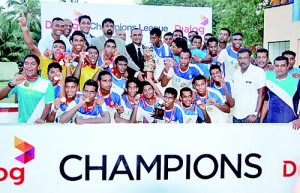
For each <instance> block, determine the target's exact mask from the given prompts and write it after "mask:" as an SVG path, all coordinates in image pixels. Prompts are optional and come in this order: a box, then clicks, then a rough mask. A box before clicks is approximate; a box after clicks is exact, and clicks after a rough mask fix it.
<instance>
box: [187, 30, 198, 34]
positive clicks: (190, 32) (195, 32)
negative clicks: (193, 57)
mask: <svg viewBox="0 0 300 193" xmlns="http://www.w3.org/2000/svg"><path fill="white" fill-rule="evenodd" d="M192 32H194V33H195V34H196V35H199V34H198V32H197V31H194V30H192V31H190V32H189V33H188V34H190V33H192Z"/></svg>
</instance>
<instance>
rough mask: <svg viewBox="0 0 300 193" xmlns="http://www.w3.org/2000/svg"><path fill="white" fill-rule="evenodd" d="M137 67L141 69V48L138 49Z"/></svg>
mask: <svg viewBox="0 0 300 193" xmlns="http://www.w3.org/2000/svg"><path fill="white" fill-rule="evenodd" d="M138 65H139V67H140V68H142V67H143V55H142V52H141V48H138ZM141 70H143V69H141Z"/></svg>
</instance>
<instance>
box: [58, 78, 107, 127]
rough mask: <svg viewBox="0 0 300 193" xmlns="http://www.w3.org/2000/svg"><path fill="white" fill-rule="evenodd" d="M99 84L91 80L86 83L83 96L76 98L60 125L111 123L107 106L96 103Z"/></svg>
mask: <svg viewBox="0 0 300 193" xmlns="http://www.w3.org/2000/svg"><path fill="white" fill-rule="evenodd" d="M97 90H98V84H97V82H96V81H94V80H92V79H90V80H88V81H86V82H85V84H84V87H83V95H82V96H80V97H78V98H75V100H73V101H72V102H71V103H70V104H69V105H68V107H67V109H66V111H65V112H64V113H63V114H62V115H61V117H60V120H59V121H60V123H66V122H69V121H70V122H75V123H77V124H84V123H110V115H109V113H108V111H107V109H106V104H105V103H104V102H103V103H102V104H101V105H98V104H96V103H95V98H96V96H97Z"/></svg>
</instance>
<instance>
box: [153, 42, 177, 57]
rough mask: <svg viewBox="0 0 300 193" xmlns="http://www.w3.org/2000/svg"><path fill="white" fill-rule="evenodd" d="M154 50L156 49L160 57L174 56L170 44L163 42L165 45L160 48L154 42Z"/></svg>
mask: <svg viewBox="0 0 300 193" xmlns="http://www.w3.org/2000/svg"><path fill="white" fill-rule="evenodd" d="M152 47H153V50H154V51H155V53H156V55H157V56H158V57H160V58H173V54H172V51H171V49H170V47H169V46H168V44H166V43H163V45H162V46H161V47H160V48H158V47H157V46H156V45H154V44H152Z"/></svg>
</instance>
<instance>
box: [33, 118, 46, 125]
mask: <svg viewBox="0 0 300 193" xmlns="http://www.w3.org/2000/svg"><path fill="white" fill-rule="evenodd" d="M34 123H35V124H43V123H45V120H43V119H41V118H38V119H37V120H35V121H34Z"/></svg>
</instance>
